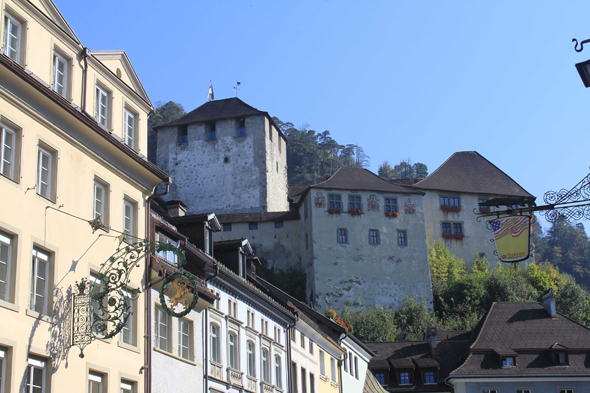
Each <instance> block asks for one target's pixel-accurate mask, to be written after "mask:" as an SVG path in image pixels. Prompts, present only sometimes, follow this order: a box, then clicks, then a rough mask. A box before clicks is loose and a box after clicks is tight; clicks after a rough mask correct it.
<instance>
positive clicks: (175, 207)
mask: <svg viewBox="0 0 590 393" xmlns="http://www.w3.org/2000/svg"><path fill="white" fill-rule="evenodd" d="M166 207H167V208H168V214H170V216H172V217H183V216H185V215H186V205H185V204H184V203H182V201H169V202H166Z"/></svg>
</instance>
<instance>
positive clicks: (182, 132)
mask: <svg viewBox="0 0 590 393" xmlns="http://www.w3.org/2000/svg"><path fill="white" fill-rule="evenodd" d="M184 143H188V126H180V127H178V144H179V145H182V144H184Z"/></svg>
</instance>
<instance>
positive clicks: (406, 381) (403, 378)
mask: <svg viewBox="0 0 590 393" xmlns="http://www.w3.org/2000/svg"><path fill="white" fill-rule="evenodd" d="M398 379H399V384H400V385H411V384H412V380H411V379H410V372H409V371H400V372H399V373H398Z"/></svg>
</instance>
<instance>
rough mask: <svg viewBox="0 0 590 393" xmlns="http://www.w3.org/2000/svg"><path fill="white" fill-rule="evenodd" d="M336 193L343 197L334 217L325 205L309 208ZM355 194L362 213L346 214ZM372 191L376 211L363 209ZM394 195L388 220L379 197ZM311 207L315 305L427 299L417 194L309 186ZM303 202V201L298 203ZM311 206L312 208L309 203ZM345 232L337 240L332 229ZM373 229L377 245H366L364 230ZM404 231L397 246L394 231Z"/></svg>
mask: <svg viewBox="0 0 590 393" xmlns="http://www.w3.org/2000/svg"><path fill="white" fill-rule="evenodd" d="M318 192H321V193H322V194H323V197H325V198H326V200H327V198H328V194H331V193H334V194H340V195H341V197H342V200H343V201H344V205H343V212H342V214H340V215H336V214H329V213H328V212H327V210H328V208H327V203H326V205H324V206H322V207H315V205H314V203H313V201H314V199H315V198H316V197H317V196H318ZM349 194H351V195H353V194H354V195H361V198H362V204H363V209H362V210H363V213H364V214H362V215H361V216H351V215H349V214H348V213H347V210H348V209H347V207H348V205H347V203H346V201H347V200H348V195H349ZM371 195H375V196H376V198H377V200H378V201H379V210H378V211H368V208H367V201H368V199H369V197H370V196H371ZM385 196H388V197H397V199H398V207H399V210H400V217H399V218H388V217H386V216H385V215H384V211H383V198H384V197H385ZM306 198H307V199H309V206H310V209H312V212H311V217H312V228H313V230H312V233H313V236H312V238H313V262H312V263H313V266H312V267H310V269H311V268H313V271H314V274H315V277H314V287H315V288H308V291H310V290H314V291H315V292H314V298H315V303H316V304H317V305H318V306H319V307H320V308H322V309H325V308H326V307H336V308H341V307H342V306H344V305H345V304H346V303H348V302H351V301H352V302H358V301H360V302H361V304H363V305H370V306H373V305H379V306H392V307H398V306H400V305H401V304H402V301H403V299H404V298H405V297H406V296H416V297H417V298H418V299H419V300H420V299H424V300H425V301H426V302H427V303H428V304H430V303H431V302H432V290H431V282H430V268H429V263H428V250H427V247H426V231H425V229H424V209H423V205H422V196H421V195H402V194H398V195H394V194H383V193H377V192H364V191H363V192H355V193H352V192H348V191H341V190H327V189H321V190H319V189H314V190H313V191H312V192H311V193H310V194H308V195H307V197H306ZM406 202H408V203H409V204H412V205H414V207H415V213H414V214H406V213H405V210H404V208H405V204H406ZM302 205H304V204H302ZM312 206H313V207H312ZM339 228H345V229H347V231H348V242H347V243H345V244H342V243H338V242H337V230H338V229H339ZM370 229H377V230H378V231H379V235H380V241H379V244H378V245H373V244H369V230H370ZM398 230H402V231H406V233H407V246H399V245H398V244H397V231H398Z"/></svg>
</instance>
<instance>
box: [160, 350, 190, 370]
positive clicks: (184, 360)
mask: <svg viewBox="0 0 590 393" xmlns="http://www.w3.org/2000/svg"><path fill="white" fill-rule="evenodd" d="M153 350H154V351H155V352H158V353H161V354H162V355H166V356H170V357H171V358H173V359H176V360H178V361H181V362H184V363H187V364H190V365H191V366H196V365H197V363H195V362H193V361H192V360H188V359H185V358H181V357H180V356H176V355H174V354H172V353H170V352H166V351H163V350H161V349H159V348H156V347H154V348H153Z"/></svg>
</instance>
